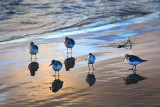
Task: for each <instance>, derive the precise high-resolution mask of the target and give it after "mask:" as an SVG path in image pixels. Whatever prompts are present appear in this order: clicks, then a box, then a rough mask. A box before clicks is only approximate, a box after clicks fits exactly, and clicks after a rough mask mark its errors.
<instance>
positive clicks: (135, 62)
mask: <svg viewBox="0 0 160 107" xmlns="http://www.w3.org/2000/svg"><path fill="white" fill-rule="evenodd" d="M124 59H125V61H126V62H127V63H129V64H130V65H133V68H135V69H133V68H132V69H130V70H132V71H133V73H136V65H138V64H140V63H142V62H144V61H147V60H143V59H140V58H139V57H137V56H135V55H129V54H126V55H125V58H124Z"/></svg>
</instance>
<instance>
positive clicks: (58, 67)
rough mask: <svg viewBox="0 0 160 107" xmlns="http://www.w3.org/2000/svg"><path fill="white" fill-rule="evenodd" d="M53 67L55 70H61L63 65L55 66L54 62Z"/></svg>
mask: <svg viewBox="0 0 160 107" xmlns="http://www.w3.org/2000/svg"><path fill="white" fill-rule="evenodd" d="M52 68H53V70H55V71H59V70H61V68H62V66H61V65H58V66H55V65H54V64H53V66H52Z"/></svg>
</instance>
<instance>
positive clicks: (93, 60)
mask: <svg viewBox="0 0 160 107" xmlns="http://www.w3.org/2000/svg"><path fill="white" fill-rule="evenodd" d="M95 60H96V58H95V56H94V55H93V54H92V53H89V56H88V58H87V61H88V68H89V70H90V67H89V64H92V69H93V70H95V69H94V67H93V64H94V63H95Z"/></svg>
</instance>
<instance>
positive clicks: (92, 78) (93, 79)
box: [86, 71, 96, 86]
mask: <svg viewBox="0 0 160 107" xmlns="http://www.w3.org/2000/svg"><path fill="white" fill-rule="evenodd" d="M86 82H87V83H88V85H89V86H92V85H94V83H95V82H96V77H95V75H94V74H93V72H92V73H90V71H89V72H88V75H87V77H86Z"/></svg>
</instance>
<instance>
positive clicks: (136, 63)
mask: <svg viewBox="0 0 160 107" xmlns="http://www.w3.org/2000/svg"><path fill="white" fill-rule="evenodd" d="M128 63H129V64H130V65H138V64H140V63H141V62H139V61H133V62H131V61H129V60H128Z"/></svg>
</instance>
